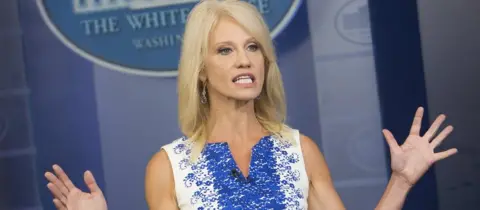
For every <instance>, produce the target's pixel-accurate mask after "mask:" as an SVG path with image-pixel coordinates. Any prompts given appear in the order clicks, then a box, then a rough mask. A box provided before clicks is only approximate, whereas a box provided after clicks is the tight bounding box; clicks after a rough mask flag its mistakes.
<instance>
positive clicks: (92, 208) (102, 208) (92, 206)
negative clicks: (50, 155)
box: [45, 165, 107, 210]
mask: <svg viewBox="0 0 480 210" xmlns="http://www.w3.org/2000/svg"><path fill="white" fill-rule="evenodd" d="M53 171H54V173H55V174H53V173H51V172H46V173H45V177H46V178H47V180H48V181H49V183H48V184H47V187H48V189H49V190H50V191H51V192H52V194H53V196H54V199H53V203H54V204H55V206H56V207H57V209H58V210H107V201H106V200H105V197H104V196H103V193H102V190H101V189H100V187H98V185H97V182H96V181H95V178H94V177H93V174H92V173H91V172H90V171H86V172H85V174H84V180H85V184H86V185H87V186H88V189H90V193H88V192H82V191H81V190H80V189H78V188H77V187H75V185H73V183H72V181H71V180H70V178H68V176H67V174H66V173H65V172H64V171H63V169H62V168H60V166H58V165H53Z"/></svg>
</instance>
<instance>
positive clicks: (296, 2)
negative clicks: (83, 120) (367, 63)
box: [36, 0, 303, 77]
mask: <svg viewBox="0 0 480 210" xmlns="http://www.w3.org/2000/svg"><path fill="white" fill-rule="evenodd" d="M36 3H37V7H38V9H39V11H40V15H41V16H42V19H43V21H44V22H45V24H46V25H47V27H48V28H49V29H50V31H52V32H53V34H54V35H55V36H56V37H57V38H58V39H60V41H61V42H62V43H63V44H65V45H66V46H67V47H68V48H70V49H71V50H73V51H74V52H75V53H77V54H78V55H80V56H81V57H83V58H86V59H87V60H89V61H91V62H93V63H94V64H98V65H99V66H102V67H104V68H108V69H111V70H115V71H119V72H122V73H127V74H132V75H137V76H147V77H176V76H177V75H178V69H176V70H173V69H172V70H164V71H145V70H141V69H135V68H129V67H125V66H121V65H118V64H113V63H110V62H106V61H104V60H102V59H100V58H98V57H96V56H93V55H91V54H89V53H87V52H86V51H85V50H83V49H81V48H80V47H78V46H77V45H76V44H74V43H73V42H72V41H70V40H69V39H67V37H66V36H65V35H64V34H63V33H62V32H61V31H60V30H59V29H58V28H57V26H56V25H55V24H54V23H53V22H52V21H51V20H50V17H49V15H48V13H47V11H46V8H45V5H44V4H43V0H36ZM301 3H303V0H293V2H292V6H291V7H290V9H289V10H288V12H287V13H286V14H285V15H284V16H283V18H282V20H281V21H280V22H279V23H278V24H277V26H276V27H275V28H274V29H273V30H272V31H270V36H271V37H272V39H275V38H276V37H277V36H278V35H279V34H280V33H281V32H282V31H283V30H284V29H285V28H286V27H287V25H288V24H289V23H290V22H291V21H292V19H293V17H294V16H295V14H296V13H297V12H298V9H299V8H300V5H301Z"/></svg>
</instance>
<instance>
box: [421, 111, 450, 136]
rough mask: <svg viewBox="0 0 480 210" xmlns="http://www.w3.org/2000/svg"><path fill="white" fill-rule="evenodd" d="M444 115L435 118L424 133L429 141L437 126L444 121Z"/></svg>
mask: <svg viewBox="0 0 480 210" xmlns="http://www.w3.org/2000/svg"><path fill="white" fill-rule="evenodd" d="M445 118H446V116H445V115H444V114H441V115H439V116H438V117H437V119H435V121H434V122H433V123H432V125H431V126H430V128H429V129H428V131H427V132H426V133H425V135H424V137H426V138H427V139H428V140H429V141H430V140H431V138H432V137H433V136H434V135H435V134H436V133H437V131H438V128H439V127H440V125H441V124H442V123H443V121H445Z"/></svg>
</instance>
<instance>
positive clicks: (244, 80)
mask: <svg viewBox="0 0 480 210" xmlns="http://www.w3.org/2000/svg"><path fill="white" fill-rule="evenodd" d="M233 81H234V82H235V83H252V82H253V79H252V78H251V77H250V76H239V77H237V78H235V79H234V80H233Z"/></svg>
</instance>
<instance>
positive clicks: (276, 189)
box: [173, 136, 306, 210]
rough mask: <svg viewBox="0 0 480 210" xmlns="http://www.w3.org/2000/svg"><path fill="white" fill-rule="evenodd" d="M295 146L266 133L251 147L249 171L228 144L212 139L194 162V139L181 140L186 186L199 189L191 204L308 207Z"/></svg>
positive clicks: (205, 206) (179, 150) (178, 148)
mask: <svg viewBox="0 0 480 210" xmlns="http://www.w3.org/2000/svg"><path fill="white" fill-rule="evenodd" d="M290 147H292V145H291V144H290V143H288V142H285V141H279V140H277V139H275V138H274V137H273V136H265V137H263V138H262V139H260V141H259V142H258V143H257V144H256V145H255V146H254V147H253V148H252V159H251V162H250V166H249V175H248V177H245V176H244V175H243V174H242V173H241V172H240V169H239V167H238V166H237V164H236V162H235V160H234V158H233V156H232V153H231V151H230V149H229V146H228V143H226V142H221V143H207V144H206V145H205V148H204V150H203V151H202V153H201V155H200V157H199V159H198V161H197V162H195V163H191V162H190V153H191V149H192V144H191V143H190V142H189V141H187V140H186V138H183V139H182V142H179V143H178V144H176V145H175V147H174V148H173V151H174V152H175V154H178V155H181V157H183V159H181V160H180V161H179V162H178V165H177V168H179V170H183V171H185V172H186V175H185V176H184V177H182V178H183V179H182V181H183V185H184V186H182V187H184V188H186V189H192V190H194V191H193V192H192V196H191V197H190V204H191V206H195V207H196V209H199V210H202V209H203V210H207V209H238V210H240V209H241V210H247V209H248V210H250V209H304V205H302V204H301V203H302V202H304V201H305V199H306V198H305V196H306V195H304V189H301V188H300V186H301V185H300V184H298V183H297V182H299V181H300V179H301V173H300V170H299V168H298V167H292V166H293V165H294V164H298V163H299V161H300V155H301V154H298V153H297V152H292V150H288V149H289V148H290Z"/></svg>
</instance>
